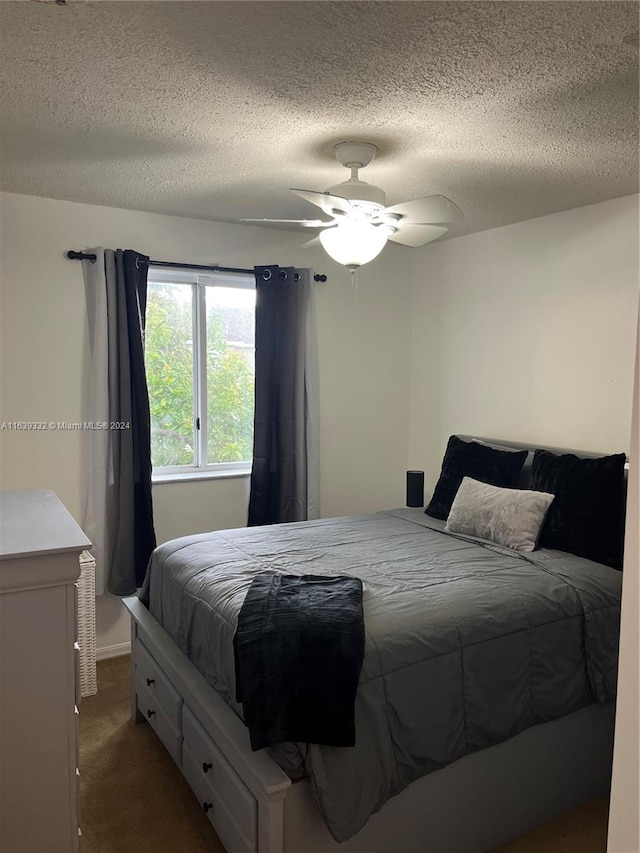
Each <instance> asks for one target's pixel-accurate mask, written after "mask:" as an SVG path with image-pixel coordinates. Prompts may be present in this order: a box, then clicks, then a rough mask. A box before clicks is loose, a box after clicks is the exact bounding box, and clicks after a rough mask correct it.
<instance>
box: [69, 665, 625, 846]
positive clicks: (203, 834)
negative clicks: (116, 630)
mask: <svg viewBox="0 0 640 853" xmlns="http://www.w3.org/2000/svg"><path fill="white" fill-rule="evenodd" d="M129 671H130V659H129V658H128V657H121V658H113V659H111V660H106V661H101V662H99V663H98V694H97V695H96V696H90V697H88V698H86V699H84V700H83V701H82V705H81V707H80V792H81V825H82V834H83V845H82V850H83V853H224V848H223V847H222V844H221V843H220V841H219V839H218V838H217V836H216V834H215V832H214V831H213V829H212V827H211V824H210V823H209V821H208V820H207V818H206V817H205V815H204V813H203V812H202V810H201V809H200V807H199V805H198V802H197V800H196V798H195V797H194V796H193V794H192V793H191V790H190V789H189V787H188V786H187V783H186V782H185V781H184V779H183V778H182V775H181V773H180V771H179V770H178V769H177V767H176V766H175V764H174V763H173V761H172V759H171V758H170V756H169V754H168V753H167V752H166V751H165V749H164V747H163V746H162V744H161V743H160V741H159V740H158V738H157V737H156V735H155V734H154V732H153V731H152V729H151V727H150V726H148V725H146V724H145V723H141V724H140V725H135V724H134V723H132V722H131V706H130V680H129ZM608 806H609V804H608V800H607V799H606V798H603V799H600V800H595V801H594V802H592V803H587V804H586V805H584V806H582V807H581V808H579V809H576V810H575V811H573V812H570V813H568V814H566V815H564V816H562V817H561V818H559V819H558V820H556V821H554V822H553V823H549V824H546V825H545V826H542V827H540V828H539V829H536V830H534V831H533V832H531V833H529V834H528V835H526V836H523V837H522V838H520V839H518V840H516V841H513V842H511V843H509V844H505V845H503V846H501V847H499V848H497V850H496V851H495V853H605V851H606V836H607V815H608ZM300 853H304V851H300ZM389 853H400V851H389ZM425 853H426V851H425ZM430 853H437V851H430Z"/></svg>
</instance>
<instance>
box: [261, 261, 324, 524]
mask: <svg viewBox="0 0 640 853" xmlns="http://www.w3.org/2000/svg"><path fill="white" fill-rule="evenodd" d="M255 276H256V377H255V418H254V439H253V467H252V471H251V493H250V497H249V521H248V523H249V525H250V526H253V525H258V524H275V523H277V522H287V521H306V520H307V519H309V518H317V517H318V516H319V509H320V507H319V502H320V501H319V493H320V488H319V479H320V462H319V450H318V447H319V441H318V427H319V417H318V353H317V339H316V326H315V293H314V285H313V283H312V282H310V280H309V279H310V277H309V270H305V269H294V268H293V267H287V268H281V267H278V266H259V267H255Z"/></svg>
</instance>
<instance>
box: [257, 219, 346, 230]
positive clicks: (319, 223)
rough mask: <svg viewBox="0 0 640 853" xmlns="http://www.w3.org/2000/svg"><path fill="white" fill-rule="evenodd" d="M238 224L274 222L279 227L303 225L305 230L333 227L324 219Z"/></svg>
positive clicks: (268, 220)
mask: <svg viewBox="0 0 640 853" xmlns="http://www.w3.org/2000/svg"><path fill="white" fill-rule="evenodd" d="M240 222H274V223H279V224H281V225H284V224H287V223H288V224H290V225H304V227H305V228H326V227H327V226H328V225H334V224H335V223H334V222H333V221H331V222H327V220H326V219H241V220H240Z"/></svg>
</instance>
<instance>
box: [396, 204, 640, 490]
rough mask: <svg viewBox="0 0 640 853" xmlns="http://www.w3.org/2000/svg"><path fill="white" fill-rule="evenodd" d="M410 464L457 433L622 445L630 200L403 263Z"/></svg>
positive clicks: (461, 242)
mask: <svg viewBox="0 0 640 853" xmlns="http://www.w3.org/2000/svg"><path fill="white" fill-rule="evenodd" d="M414 261H415V272H414V276H413V278H414V288H413V333H412V338H413V345H412V358H411V404H410V417H409V427H410V432H409V459H408V462H409V466H410V467H416V468H424V469H425V470H426V472H427V476H426V481H427V486H428V488H429V489H431V487H432V486H433V484H434V483H435V480H436V479H437V475H438V473H439V466H440V462H441V460H442V454H443V451H444V448H445V446H446V441H447V437H448V436H449V435H451V434H452V433H456V432H458V433H467V434H475V435H483V436H489V437H494V438H506V439H513V440H521V441H526V442H533V443H535V442H540V443H542V444H549V445H556V446H559V447H569V448H576V449H584V450H595V451H605V452H616V451H628V449H629V428H630V423H631V399H632V382H633V362H634V347H635V317H636V309H637V304H638V196H637V195H636V196H627V197H625V198H620V199H614V200H613V201H607V202H604V203H601V204H596V205H591V206H588V207H583V208H578V209H576V210H571V211H566V212H563V213H557V214H553V215H551V216H545V217H542V218H540V219H534V220H530V221H528V222H522V223H518V224H515V225H510V226H508V227H505V228H496V229H493V230H490V231H485V232H482V233H479V234H473V235H470V236H467V237H461V238H458V239H455V240H449V241H445V242H443V243H435V244H433V245H431V246H426V247H424V248H423V249H420V250H417V251H416V253H415V255H414Z"/></svg>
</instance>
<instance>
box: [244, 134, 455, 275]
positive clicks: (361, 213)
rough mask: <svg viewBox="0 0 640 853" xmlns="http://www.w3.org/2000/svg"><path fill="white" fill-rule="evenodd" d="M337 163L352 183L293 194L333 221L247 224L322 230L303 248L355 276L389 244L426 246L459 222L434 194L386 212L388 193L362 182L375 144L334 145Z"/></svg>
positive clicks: (445, 202) (452, 207) (448, 202)
mask: <svg viewBox="0 0 640 853" xmlns="http://www.w3.org/2000/svg"><path fill="white" fill-rule="evenodd" d="M334 150H335V153H336V158H337V160H338V162H339V163H340V164H341V165H342V166H345V167H346V168H347V169H350V170H351V177H350V178H349V180H347V181H343V182H342V183H340V184H335V185H334V186H331V187H329V188H328V189H327V190H326V191H325V192H315V191H313V190H299V189H292V190H291V192H293V193H295V194H296V195H298V196H300V198H303V199H305V200H306V201H310V202H311V204H315V205H317V206H318V207H319V208H321V210H322V211H323V213H325V214H326V215H327V216H329V217H331V218H330V219H243V220H241V221H242V222H263V223H264V222H273V223H279V224H291V225H303V226H304V227H305V228H318V229H320V234H319V235H318V236H317V237H314V238H313V239H312V240H309V241H308V242H307V243H304V244H303V246H304V247H308V246H316V245H318V244H321V245H322V246H323V248H324V250H325V251H326V252H327V254H328V255H330V257H332V258H333V259H334V260H336V261H338V263H340V264H343V265H344V266H346V267H348V268H349V269H350V270H351V272H354V271H355V270H356V269H357V268H358V267H360V266H362V265H363V264H366V263H368V262H369V261H372V260H373V259H374V258H375V257H377V256H378V255H379V254H380V252H381V251H382V250H383V248H384V247H385V245H386V243H387V240H391V242H393V243H400V244H401V245H402V246H413V247H418V246H424V245H425V244H426V243H430V242H431V241H432V240H437V238H438V237H441V236H442V235H443V234H444V233H445V232H446V231H447V227H446V226H447V225H448V224H450V223H452V222H459V221H460V220H461V219H462V211H461V210H460V208H459V207H457V206H456V205H455V204H454V203H453V202H452V201H451V200H450V199H448V198H446V197H445V196H443V195H430V196H426V197H425V198H418V199H415V200H414V201H405V202H402V203H401V204H394V205H391V206H390V207H385V203H386V197H385V193H384V190H382V189H380V187H376V186H374V185H373V184H368V183H366V181H361V180H360V178H359V177H358V170H359V169H363V168H364V167H365V166H368V165H369V163H371V161H372V160H373V158H374V157H375V155H376V152H377V150H378V149H377V147H376V146H375V145H373V143H371V142H339V143H338V144H337V145H335V146H334Z"/></svg>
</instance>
